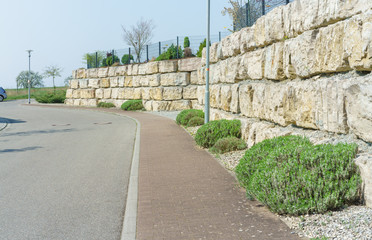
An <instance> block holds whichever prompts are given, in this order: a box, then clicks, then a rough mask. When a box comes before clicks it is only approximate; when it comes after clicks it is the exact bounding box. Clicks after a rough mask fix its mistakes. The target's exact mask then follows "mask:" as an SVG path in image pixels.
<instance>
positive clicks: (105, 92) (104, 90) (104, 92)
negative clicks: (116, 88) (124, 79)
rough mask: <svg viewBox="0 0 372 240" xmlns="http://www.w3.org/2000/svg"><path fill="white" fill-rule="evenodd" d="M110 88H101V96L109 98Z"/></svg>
mask: <svg viewBox="0 0 372 240" xmlns="http://www.w3.org/2000/svg"><path fill="white" fill-rule="evenodd" d="M111 91H112V90H111V88H106V89H103V98H105V99H110V98H111Z"/></svg>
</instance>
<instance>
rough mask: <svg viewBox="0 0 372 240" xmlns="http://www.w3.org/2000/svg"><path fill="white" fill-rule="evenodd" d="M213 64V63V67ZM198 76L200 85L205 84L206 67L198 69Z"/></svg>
mask: <svg viewBox="0 0 372 240" xmlns="http://www.w3.org/2000/svg"><path fill="white" fill-rule="evenodd" d="M212 66H213V65H211V67H212ZM196 72H197V76H198V84H199V85H205V68H204V67H202V68H199V69H198V70H197V71H196Z"/></svg>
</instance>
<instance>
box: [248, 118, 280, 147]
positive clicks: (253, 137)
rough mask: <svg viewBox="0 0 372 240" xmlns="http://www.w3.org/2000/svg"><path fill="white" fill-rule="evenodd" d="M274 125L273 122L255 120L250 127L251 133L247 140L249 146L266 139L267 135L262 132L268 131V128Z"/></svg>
mask: <svg viewBox="0 0 372 240" xmlns="http://www.w3.org/2000/svg"><path fill="white" fill-rule="evenodd" d="M274 126H275V125H274V124H273V123H268V122H253V123H252V125H251V126H250V128H249V135H248V140H247V145H248V148H250V147H252V146H253V145H254V144H257V143H259V142H262V141H263V140H265V139H266V138H265V135H264V134H262V133H263V132H266V131H267V130H268V129H272V128H274Z"/></svg>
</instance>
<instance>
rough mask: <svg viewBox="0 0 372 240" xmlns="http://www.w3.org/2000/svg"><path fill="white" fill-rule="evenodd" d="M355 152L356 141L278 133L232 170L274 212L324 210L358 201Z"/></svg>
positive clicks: (250, 150)
mask: <svg viewBox="0 0 372 240" xmlns="http://www.w3.org/2000/svg"><path fill="white" fill-rule="evenodd" d="M356 154H357V145H356V144H345V143H339V144H337V145H331V144H322V145H313V144H312V143H311V142H310V140H309V139H307V138H304V137H301V136H283V137H277V138H273V139H267V140H265V141H263V142H261V143H258V144H256V145H254V146H253V147H251V148H250V149H249V150H247V151H246V153H245V155H244V157H243V158H242V159H241V160H240V162H239V164H238V166H237V167H236V168H235V172H236V176H237V178H238V180H239V182H240V184H241V185H242V186H243V187H244V188H246V190H247V196H253V197H254V198H256V199H257V200H259V201H260V202H262V203H263V204H265V205H267V206H268V207H269V208H270V209H271V211H273V212H276V213H279V214H290V215H301V214H310V213H325V212H327V211H329V210H335V209H339V208H341V207H343V206H345V205H347V204H351V203H355V202H357V201H359V200H360V197H361V196H360V194H361V177H360V173H359V169H358V167H357V166H356V165H355V163H354V158H355V156H356Z"/></svg>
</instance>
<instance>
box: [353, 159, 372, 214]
mask: <svg viewBox="0 0 372 240" xmlns="http://www.w3.org/2000/svg"><path fill="white" fill-rule="evenodd" d="M355 163H356V164H357V165H358V167H359V169H360V174H361V177H362V179H363V183H362V184H363V194H364V200H365V204H366V205H367V206H368V207H370V208H372V154H370V155H368V154H364V155H361V156H359V157H358V158H356V160H355Z"/></svg>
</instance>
